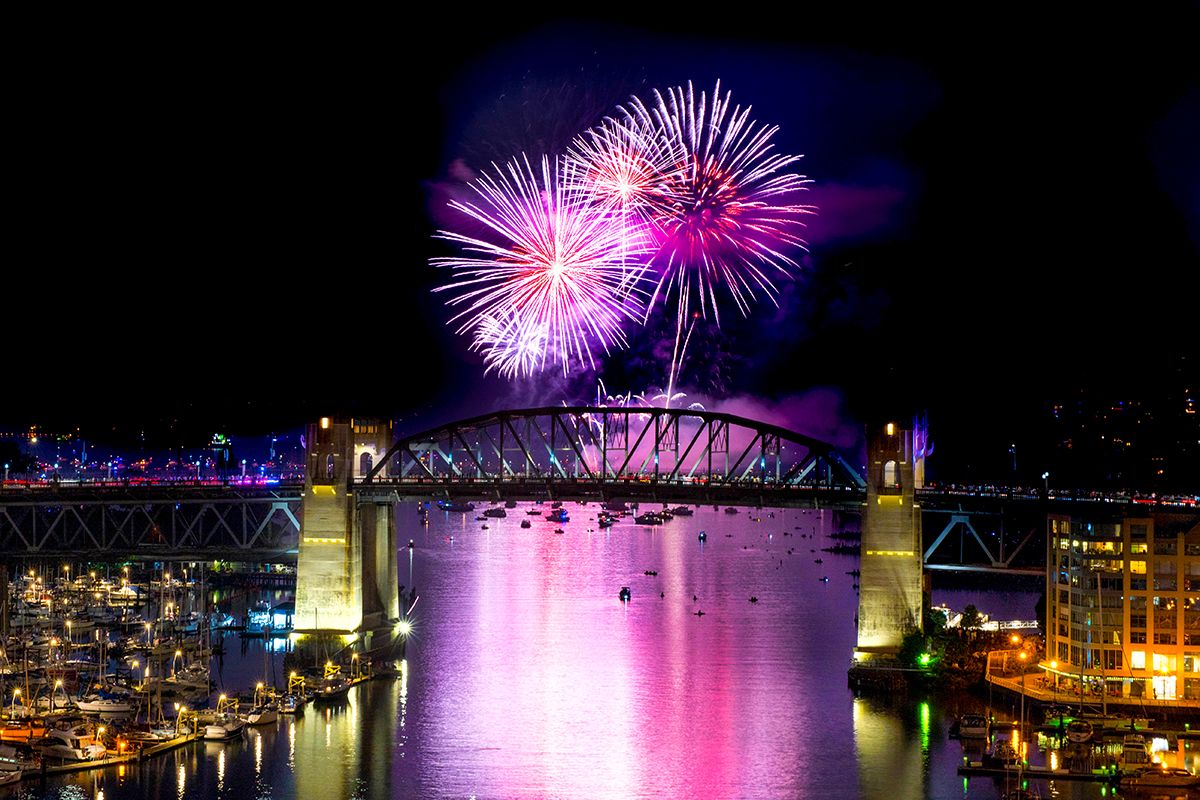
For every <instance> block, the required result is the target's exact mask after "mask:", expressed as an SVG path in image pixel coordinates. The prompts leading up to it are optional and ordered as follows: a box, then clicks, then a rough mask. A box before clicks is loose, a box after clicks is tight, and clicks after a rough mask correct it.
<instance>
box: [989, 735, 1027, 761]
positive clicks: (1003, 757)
mask: <svg viewBox="0 0 1200 800" xmlns="http://www.w3.org/2000/svg"><path fill="white" fill-rule="evenodd" d="M1020 763H1021V756H1020V755H1019V754H1018V753H1017V750H1016V748H1015V747H1013V746H1012V742H1010V741H1009V740H1008V739H997V740H996V743H995V744H994V745H992V749H991V750H990V751H989V752H987V753H984V754H983V765H984V766H985V767H1001V768H1003V767H1016V766H1017V765H1019V764H1020Z"/></svg>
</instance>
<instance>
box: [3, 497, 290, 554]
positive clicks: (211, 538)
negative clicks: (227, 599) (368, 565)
mask: <svg viewBox="0 0 1200 800" xmlns="http://www.w3.org/2000/svg"><path fill="white" fill-rule="evenodd" d="M299 510H300V498H299V496H298V494H297V495H294V496H288V495H285V494H283V493H277V494H259V495H237V494H234V493H230V492H228V491H226V492H223V493H222V492H211V493H209V496H197V495H196V493H191V492H182V493H179V494H175V493H171V492H156V493H154V496H149V497H138V498H136V500H135V499H134V497H132V496H131V497H129V498H119V499H118V498H112V497H107V498H105V497H103V496H99V494H98V496H96V497H47V498H45V499H32V498H22V499H12V500H9V499H0V548H3V551H4V552H7V553H58V552H62V553H70V552H96V553H130V554H136V553H138V552H147V553H152V552H155V551H161V550H167V551H195V552H199V551H210V550H211V551H214V552H216V551H222V552H238V551H251V550H254V551H269V550H286V549H292V548H295V547H296V546H297V543H298V542H299V533H300V522H299V519H298V515H299Z"/></svg>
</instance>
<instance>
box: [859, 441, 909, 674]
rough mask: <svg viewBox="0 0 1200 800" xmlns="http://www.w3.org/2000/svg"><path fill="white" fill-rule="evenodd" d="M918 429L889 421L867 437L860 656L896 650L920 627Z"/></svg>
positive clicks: (860, 605) (884, 653)
mask: <svg viewBox="0 0 1200 800" xmlns="http://www.w3.org/2000/svg"><path fill="white" fill-rule="evenodd" d="M920 438H921V434H920V433H919V432H918V434H917V436H914V431H911V430H900V429H899V427H898V426H896V425H894V424H890V423H889V424H888V425H887V426H885V427H884V428H883V429H882V430H881V431H879V432H877V433H876V434H875V435H873V436H870V437H869V441H870V446H869V451H868V456H867V462H868V463H867V503H866V507H865V508H864V509H863V535H862V559H861V565H860V571H861V574H860V577H859V603H858V647H857V651H858V653H857V656H858V657H859V658H860V659H861V658H864V657H870V656H872V655H895V654H896V653H898V652H899V651H900V645H901V643H902V640H903V639H904V636H905V635H906V634H908V633H910V632H912V631H919V630H921V629H922V622H923V620H922V605H923V588H922V553H921V508H920V506H918V505H917V504H916V502H915V499H916V489H918V488H920V483H921V482H922V481H923V475H924V463H923V462H924V453H923V452H922V451H921V449H920V448H914V439H920Z"/></svg>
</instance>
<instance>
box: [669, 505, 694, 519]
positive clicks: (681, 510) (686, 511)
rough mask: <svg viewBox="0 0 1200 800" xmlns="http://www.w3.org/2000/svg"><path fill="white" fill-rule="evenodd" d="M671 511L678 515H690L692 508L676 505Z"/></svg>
mask: <svg viewBox="0 0 1200 800" xmlns="http://www.w3.org/2000/svg"><path fill="white" fill-rule="evenodd" d="M671 513H672V514H674V515H675V516H677V517H690V516H691V515H692V510H691V509H690V508H688V507H687V506H675V507H674V508H672V509H671Z"/></svg>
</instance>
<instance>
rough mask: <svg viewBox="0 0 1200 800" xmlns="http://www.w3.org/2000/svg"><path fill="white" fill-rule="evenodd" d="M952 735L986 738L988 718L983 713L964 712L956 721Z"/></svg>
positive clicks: (962, 737) (960, 737) (952, 728)
mask: <svg viewBox="0 0 1200 800" xmlns="http://www.w3.org/2000/svg"><path fill="white" fill-rule="evenodd" d="M950 734H951V736H956V737H958V738H959V739H984V738H986V737H987V735H988V720H987V717H985V716H984V715H983V714H963V715H962V716H961V717H959V718H958V719H957V720H955V721H954V725H953V726H952V727H951V730H950Z"/></svg>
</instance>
